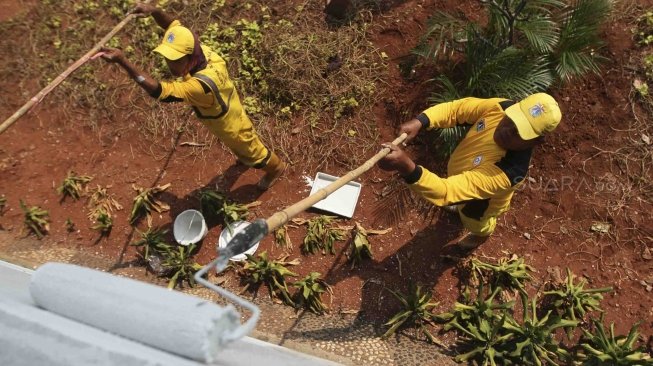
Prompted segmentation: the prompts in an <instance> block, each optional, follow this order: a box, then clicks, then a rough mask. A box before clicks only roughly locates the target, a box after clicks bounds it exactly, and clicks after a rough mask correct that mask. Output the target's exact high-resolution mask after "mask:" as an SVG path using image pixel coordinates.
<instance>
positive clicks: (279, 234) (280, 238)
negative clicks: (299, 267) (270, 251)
mask: <svg viewBox="0 0 653 366" xmlns="http://www.w3.org/2000/svg"><path fill="white" fill-rule="evenodd" d="M274 242H275V243H276V244H277V245H278V246H280V247H281V248H283V249H284V250H287V251H291V250H292V242H291V241H290V237H289V236H288V226H287V225H283V226H281V227H280V228H278V229H277V230H275V231H274Z"/></svg>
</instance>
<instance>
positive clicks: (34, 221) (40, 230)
mask: <svg viewBox="0 0 653 366" xmlns="http://www.w3.org/2000/svg"><path fill="white" fill-rule="evenodd" d="M20 208H21V209H22V210H23V212H24V213H25V221H24V222H25V226H27V228H28V229H29V230H30V231H31V232H33V233H34V234H35V235H36V237H38V238H39V239H41V238H43V236H44V235H45V234H47V233H48V231H50V215H49V214H48V211H46V210H44V209H42V208H41V207H39V206H32V207H29V208H28V207H27V206H26V205H25V203H24V202H23V200H20Z"/></svg>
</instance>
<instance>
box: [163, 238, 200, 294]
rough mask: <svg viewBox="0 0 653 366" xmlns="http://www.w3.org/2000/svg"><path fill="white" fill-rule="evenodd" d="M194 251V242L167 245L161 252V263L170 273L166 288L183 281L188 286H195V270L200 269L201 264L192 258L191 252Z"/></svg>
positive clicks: (171, 287)
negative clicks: (175, 245) (173, 245)
mask: <svg viewBox="0 0 653 366" xmlns="http://www.w3.org/2000/svg"><path fill="white" fill-rule="evenodd" d="M193 251H195V244H190V245H188V246H183V245H180V246H177V247H176V248H175V247H169V248H167V249H166V250H164V251H163V252H162V253H161V254H162V257H163V260H162V261H161V265H162V266H163V268H165V270H166V272H168V273H172V276H171V277H170V281H169V282H168V288H169V289H173V288H175V286H177V284H182V283H183V282H184V281H186V282H187V283H188V285H189V286H190V287H194V286H195V278H194V277H193V276H194V275H195V272H197V271H199V270H200V269H202V266H201V265H200V264H198V263H197V262H195V261H194V260H193V258H192V253H193Z"/></svg>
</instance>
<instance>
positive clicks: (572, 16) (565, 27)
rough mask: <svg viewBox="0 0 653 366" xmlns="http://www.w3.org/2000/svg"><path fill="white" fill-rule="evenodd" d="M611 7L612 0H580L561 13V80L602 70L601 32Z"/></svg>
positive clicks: (558, 62) (558, 59) (557, 57)
mask: <svg viewBox="0 0 653 366" xmlns="http://www.w3.org/2000/svg"><path fill="white" fill-rule="evenodd" d="M611 9H612V1H611V0H577V1H574V3H573V5H572V6H570V7H567V8H565V9H564V10H563V11H562V12H561V13H560V14H559V15H558V17H559V19H560V24H561V29H560V42H559V43H558V47H557V52H556V53H555V54H554V56H553V57H554V61H555V64H556V67H555V70H556V72H557V74H558V76H559V77H560V79H561V80H563V81H568V80H570V79H571V78H573V77H575V76H580V75H582V74H585V73H587V72H595V73H596V72H598V71H599V62H600V61H601V60H602V57H601V56H600V55H598V52H597V51H598V49H600V48H601V47H602V46H603V44H604V43H603V41H602V40H601V37H600V34H599V31H600V26H601V24H603V23H604V22H605V20H606V19H607V17H608V15H609V14H610V11H611Z"/></svg>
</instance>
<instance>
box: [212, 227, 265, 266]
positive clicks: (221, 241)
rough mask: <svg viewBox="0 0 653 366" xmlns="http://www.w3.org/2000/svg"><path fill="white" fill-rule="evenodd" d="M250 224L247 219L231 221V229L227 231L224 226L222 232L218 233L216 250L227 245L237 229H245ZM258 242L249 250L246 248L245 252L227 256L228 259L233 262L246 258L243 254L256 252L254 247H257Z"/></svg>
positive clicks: (236, 232)
mask: <svg viewBox="0 0 653 366" xmlns="http://www.w3.org/2000/svg"><path fill="white" fill-rule="evenodd" d="M249 225H250V223H249V222H247V221H236V222H232V223H231V231H229V229H228V228H224V230H222V232H221V233H220V237H219V238H218V251H219V250H220V249H224V248H226V247H227V244H229V242H230V241H231V239H232V238H233V237H234V236H235V235H236V234H238V232H239V231H241V230H243V229H245V228H246V227H248V226H249ZM258 244H259V243H255V244H254V245H253V246H252V247H251V248H249V250H247V251H246V252H245V253H241V254H237V255H234V256H233V257H231V258H229V260H231V261H234V262H242V261H244V260H245V259H247V256H246V255H245V254H249V255H254V253H255V252H256V249H258Z"/></svg>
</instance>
